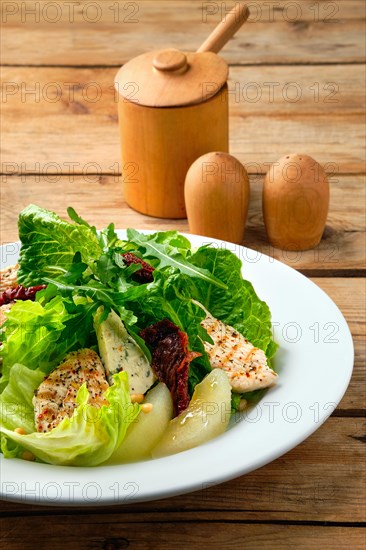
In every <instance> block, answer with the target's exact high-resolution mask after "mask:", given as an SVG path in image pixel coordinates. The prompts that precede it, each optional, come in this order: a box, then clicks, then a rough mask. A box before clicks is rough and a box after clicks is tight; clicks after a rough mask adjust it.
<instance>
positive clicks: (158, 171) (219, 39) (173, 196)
mask: <svg viewBox="0 0 366 550" xmlns="http://www.w3.org/2000/svg"><path fill="white" fill-rule="evenodd" d="M248 15H249V12H248V9H247V8H246V6H245V4H242V3H237V4H236V7H235V8H234V10H233V11H232V12H230V13H229V14H227V16H226V17H225V20H224V21H222V22H221V23H220V24H219V25H218V27H217V28H216V29H215V30H214V31H213V33H212V34H211V35H210V36H209V37H208V39H207V40H206V41H205V42H204V43H203V44H202V46H201V47H200V48H199V49H198V51H197V52H196V53H183V52H181V51H179V50H173V49H168V50H162V51H153V52H150V53H146V54H143V55H140V56H138V57H136V58H134V59H132V60H131V61H129V62H128V63H127V64H126V65H124V66H123V67H122V68H121V69H120V71H119V72H118V74H117V76H116V80H115V86H116V89H117V91H118V94H119V96H118V97H119V101H118V111H119V123H120V137H121V149H122V176H123V184H124V195H125V199H126V201H127V203H128V204H129V206H131V207H132V208H134V209H135V210H138V211H139V212H142V213H143V214H148V215H150V216H157V217H162V218H184V217H186V209H185V203H184V179H185V175H186V173H187V171H188V168H189V167H190V165H191V164H192V163H193V162H194V161H195V160H196V159H197V158H198V157H200V156H201V155H203V154H205V153H207V152H209V151H224V152H226V151H228V141H229V138H228V134H229V128H228V119H229V116H228V89H227V83H226V81H227V77H228V66H227V64H226V62H225V61H224V60H223V59H222V58H221V57H219V56H218V55H216V53H217V52H218V51H220V49H221V48H222V47H223V46H224V45H225V44H226V42H227V41H228V40H229V39H230V38H231V37H232V36H233V35H234V34H235V32H236V31H237V30H238V29H239V27H240V26H241V25H242V24H243V23H244V22H245V21H246V19H247V18H248Z"/></svg>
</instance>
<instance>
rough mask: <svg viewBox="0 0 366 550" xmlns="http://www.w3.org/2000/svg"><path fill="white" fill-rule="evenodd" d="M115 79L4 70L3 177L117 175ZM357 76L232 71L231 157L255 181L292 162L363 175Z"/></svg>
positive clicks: (91, 72) (85, 72) (87, 72)
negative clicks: (299, 158) (297, 157)
mask: <svg viewBox="0 0 366 550" xmlns="http://www.w3.org/2000/svg"><path fill="white" fill-rule="evenodd" d="M116 72H117V71H116V69H70V68H55V69H50V68H38V69H36V68H29V67H28V68H23V67H21V68H14V67H5V68H3V71H2V83H3V87H2V92H3V99H2V101H3V103H2V113H3V114H2V127H3V139H2V143H1V150H2V172H10V173H11V172H13V171H17V172H19V171H20V172H23V173H27V172H28V173H29V172H36V173H50V172H52V170H53V172H56V173H66V174H68V173H70V172H71V173H83V170H89V171H91V170H92V169H93V166H94V172H97V171H101V172H102V173H116V172H117V173H118V172H120V170H121V166H120V165H121V163H120V149H119V133H118V120H117V97H116V95H115V91H114V86H113V82H114V78H115V75H116ZM364 73H365V72H364V68H363V67H361V66H360V67H359V66H356V67H348V66H346V67H344V66H343V67H342V66H334V67H318V66H316V67H302V68H298V67H297V68H292V67H291V68H290V67H277V68H276V69H275V68H273V67H262V68H258V67H256V68H253V67H240V68H239V67H236V68H234V69H233V70H232V72H231V80H230V83H229V88H230V94H229V102H230V152H231V154H233V155H235V156H237V157H238V159H239V160H240V161H241V162H242V163H244V164H245V165H246V167H247V169H248V171H249V172H251V173H254V174H256V173H265V172H266V171H267V170H268V166H269V163H271V162H275V161H277V160H278V159H279V158H281V157H282V156H283V155H286V154H289V153H296V152H299V153H307V154H309V155H310V156H312V157H314V158H315V159H316V160H317V161H318V162H319V163H320V164H322V165H324V166H325V168H326V170H327V171H328V172H329V171H330V172H332V171H335V172H336V173H338V172H341V173H347V174H348V173H357V172H358V173H360V172H364V170H365V151H364V143H365V127H364V123H363V117H362V116H360V115H361V113H362V109H363V105H364V92H363V83H364ZM290 83H292V84H291V85H290ZM130 93H131V94H133V93H134V88H133V85H132V88H131V92H130ZM256 97H258V101H253V100H254V99H255V98H256ZM295 98H299V99H298V101H295V102H294V101H293V100H294V99H295ZM4 132H6V134H5V133H4Z"/></svg>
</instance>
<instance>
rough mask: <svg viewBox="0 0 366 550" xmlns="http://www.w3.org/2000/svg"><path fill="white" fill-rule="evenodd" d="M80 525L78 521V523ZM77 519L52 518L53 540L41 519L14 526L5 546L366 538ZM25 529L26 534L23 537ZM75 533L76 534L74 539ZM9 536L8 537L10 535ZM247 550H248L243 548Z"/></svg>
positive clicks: (331, 544)
mask: <svg viewBox="0 0 366 550" xmlns="http://www.w3.org/2000/svg"><path fill="white" fill-rule="evenodd" d="M77 520H78V521H80V518H77ZM77 520H76V518H75V517H73V516H71V518H70V517H57V518H54V517H53V518H52V530H51V534H50V533H46V529H45V526H44V525H43V524H42V523H41V521H42V518H32V519H31V520H29V519H27V520H26V521H24V523H23V522H22V521H21V520H16V521H15V522H14V528H13V529H12V528H11V527H8V528H6V529H4V542H6V548H7V549H8V550H15V549H22V550H33V549H34V548H35V547H37V549H39V550H48V549H49V548H50V547H52V548H54V549H55V550H56V549H58V548H59V549H61V550H63V549H64V548H65V545H66V547H67V548H68V550H83V549H85V550H90V549H91V548H92V549H93V550H98V549H100V550H104V549H105V548H108V549H113V550H114V549H123V548H130V549H131V550H134V549H139V550H153V549H158V550H171V549H172V548H175V547H177V548H178V547H179V548H181V547H192V548H195V549H197V550H206V549H207V548H208V547H209V548H213V549H218V550H222V549H223V548H225V549H227V550H229V549H235V548H246V549H247V550H250V549H253V550H256V548H258V545H264V548H271V549H278V550H284V549H291V548H297V549H299V550H302V549H303V550H308V549H309V548H315V547H321V548H322V549H324V550H333V548H337V549H339V550H342V549H343V550H348V549H349V548H352V549H353V550H364V548H365V545H364V540H365V539H364V537H365V533H364V532H363V531H362V530H361V529H352V528H350V527H326V528H324V527H321V526H320V527H319V526H317V527H314V526H295V525H263V524H259V525H258V524H257V525H251V524H249V525H248V524H240V523H225V522H221V521H218V522H215V523H213V524H211V523H209V524H197V523H192V522H182V521H180V522H179V523H178V524H176V523H172V522H163V523H161V524H159V525H158V526H157V525H156V524H155V523H151V522H147V523H146V524H144V525H143V526H139V528H138V529H136V526H135V525H131V524H126V523H124V522H123V521H121V520H117V521H113V523H112V524H109V519H108V517H102V519H101V520H99V521H98V522H97V523H90V519H89V518H88V516H84V517H82V518H81V522H80V523H77ZM22 529H26V534H25V535H24V534H23V535H20V532H21V531H22ZM73 530H74V533H73ZM8 533H10V534H8ZM244 545H245V546H244Z"/></svg>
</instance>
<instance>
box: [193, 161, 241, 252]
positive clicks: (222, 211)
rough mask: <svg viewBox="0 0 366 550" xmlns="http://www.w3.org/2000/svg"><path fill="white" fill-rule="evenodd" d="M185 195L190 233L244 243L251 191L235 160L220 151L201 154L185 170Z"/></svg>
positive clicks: (239, 164) (239, 165) (238, 163)
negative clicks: (186, 171)
mask: <svg viewBox="0 0 366 550" xmlns="http://www.w3.org/2000/svg"><path fill="white" fill-rule="evenodd" d="M184 192H185V200H186V207H187V214H188V222H189V230H190V232H191V233H196V234H197V235H205V236H206V237H213V238H215V239H223V240H224V241H229V242H233V243H238V244H241V243H242V242H243V239H244V232H245V224H246V220H247V215H248V206H249V195H250V188H249V178H248V174H247V171H246V170H245V168H244V166H243V165H242V164H241V163H240V162H239V161H238V160H237V159H236V158H234V157H233V156H231V155H229V154H227V153H222V152H214V153H208V154H206V155H203V156H202V157H200V158H199V159H197V160H196V161H195V162H194V163H193V164H192V166H191V167H190V169H189V170H188V173H187V177H186V182H185V189H184Z"/></svg>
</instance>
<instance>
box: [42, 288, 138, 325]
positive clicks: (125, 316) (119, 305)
mask: <svg viewBox="0 0 366 550" xmlns="http://www.w3.org/2000/svg"><path fill="white" fill-rule="evenodd" d="M45 282H46V283H49V284H52V285H54V286H55V287H56V288H57V289H58V290H59V291H60V292H61V293H62V294H63V295H64V296H72V295H81V296H84V295H85V296H87V297H88V298H90V300H91V302H92V304H93V305H92V308H93V311H94V310H95V309H97V308H98V307H99V306H100V305H104V306H106V307H107V308H109V309H110V308H111V307H113V308H114V309H115V310H116V311H117V312H118V313H119V316H120V317H121V319H122V321H124V322H126V323H127V324H134V323H136V321H137V319H136V317H135V316H134V314H133V312H132V311H129V310H128V309H126V308H125V307H124V302H125V298H124V295H123V293H120V292H115V291H113V290H112V289H110V288H108V287H106V286H105V285H103V284H102V283H101V282H100V281H97V280H96V279H90V281H88V282H87V283H86V284H85V285H71V284H67V283H64V282H63V281H58V280H56V279H49V278H48V277H45Z"/></svg>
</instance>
